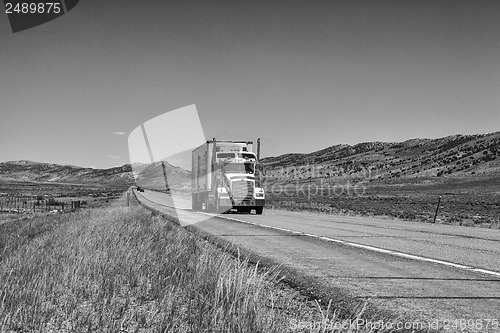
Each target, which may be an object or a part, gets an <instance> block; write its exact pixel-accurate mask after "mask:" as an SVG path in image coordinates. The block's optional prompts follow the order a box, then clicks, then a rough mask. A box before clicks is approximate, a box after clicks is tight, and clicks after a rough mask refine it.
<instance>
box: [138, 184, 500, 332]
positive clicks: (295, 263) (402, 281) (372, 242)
mask: <svg viewBox="0 0 500 333" xmlns="http://www.w3.org/2000/svg"><path fill="white" fill-rule="evenodd" d="M137 194H138V195H137V196H138V199H139V200H140V201H141V202H142V203H143V204H145V205H147V206H150V207H153V208H155V209H157V210H160V211H162V212H164V213H167V214H175V212H174V210H173V209H172V208H171V203H172V201H171V200H170V199H169V198H168V197H167V196H166V195H165V194H162V193H158V192H151V191H147V190H146V192H143V193H137ZM178 206H179V205H178ZM181 206H182V205H181ZM186 206H187V203H186ZM186 206H183V207H182V208H184V209H177V214H178V215H179V216H180V217H181V218H182V219H184V220H192V221H196V220H197V219H198V220H200V219H199V216H200V215H201V216H204V218H206V217H207V215H206V214H203V213H199V212H192V211H190V210H189V209H188V208H187V207H186ZM195 226H196V227H197V228H199V229H201V230H203V231H205V232H208V233H210V234H213V235H216V236H218V237H221V238H224V239H227V240H229V241H231V242H234V243H235V244H237V245H238V246H241V247H243V248H245V249H247V250H249V251H252V252H254V253H256V254H258V255H260V256H263V257H267V258H271V259H272V260H274V261H275V262H277V263H284V265H286V266H288V267H291V268H293V269H296V270H298V271H300V272H302V273H305V274H307V275H309V276H311V277H312V278H314V279H315V280H317V281H318V282H321V283H322V284H324V285H327V286H330V287H332V288H343V289H346V290H348V291H349V292H350V293H351V294H352V295H354V296H356V297H360V298H365V299H367V300H369V301H370V302H372V303H374V304H377V305H379V306H382V307H384V308H388V309H391V310H396V311H399V312H401V313H404V314H405V315H407V316H411V317H416V318H422V319H427V320H432V319H436V318H438V319H441V320H452V319H474V320H477V319H485V320H486V319H500V310H499V309H500V273H499V272H500V230H492V229H481V228H470V227H459V226H449V225H432V224H425V223H418V222H408V221H402V220H392V219H384V218H370V217H356V216H341V215H327V214H314V213H307V212H288V211H277V210H267V211H266V210H264V214H263V215H262V216H257V215H253V214H224V215H222V216H220V217H216V216H215V215H214V217H212V218H210V219H207V220H205V221H201V222H199V223H196V224H195ZM321 238H322V239H321ZM469 331H474V330H469ZM483 331H494V330H491V329H490V330H483Z"/></svg>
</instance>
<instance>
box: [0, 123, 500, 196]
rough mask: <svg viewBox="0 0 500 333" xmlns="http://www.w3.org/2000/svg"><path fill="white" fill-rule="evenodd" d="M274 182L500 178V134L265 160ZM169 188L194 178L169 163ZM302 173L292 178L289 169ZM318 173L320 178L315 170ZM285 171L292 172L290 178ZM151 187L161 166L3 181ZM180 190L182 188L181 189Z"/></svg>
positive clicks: (10, 174) (18, 174) (27, 165)
mask: <svg viewBox="0 0 500 333" xmlns="http://www.w3.org/2000/svg"><path fill="white" fill-rule="evenodd" d="M262 164H263V165H264V168H265V171H266V176H267V177H268V179H271V180H272V179H275V180H280V179H281V180H286V181H291V180H294V179H306V178H330V177H341V178H342V177H351V176H352V175H354V174H356V173H359V172H361V171H363V170H365V171H366V170H369V171H370V173H371V179H380V180H390V179H398V178H417V177H469V176H471V175H493V176H496V175H498V176H500V132H495V133H489V134H477V135H459V134H457V135H451V136H447V137H444V138H439V139H419V138H416V139H410V140H406V141H404V142H378V141H375V142H362V143H358V144H356V145H348V144H339V145H334V146H330V147H327V148H324V149H321V150H318V151H315V152H312V153H308V154H299V153H289V154H283V155H280V156H276V157H266V158H263V159H262ZM165 166H166V170H167V178H168V180H169V183H170V184H169V186H172V185H173V184H174V186H176V185H177V186H179V187H182V188H186V186H188V184H189V182H190V176H191V172H190V171H187V170H184V169H182V168H180V167H177V166H173V165H171V164H168V163H166V162H165ZM294 168H295V169H297V170H298V171H293V172H291V171H290V172H288V171H286V170H287V169H294ZM313 168H314V172H311V170H312V169H313ZM283 170H285V171H286V172H285V173H284V172H283ZM133 171H134V172H135V173H136V174H139V178H138V181H139V183H142V184H144V186H145V187H148V186H150V187H152V188H155V187H158V188H162V186H164V183H165V182H164V180H163V179H164V178H163V170H162V166H161V162H156V163H153V164H134V166H133V167H132V166H131V165H130V164H125V165H122V166H118V167H113V168H109V169H93V168H83V167H78V166H73V165H58V164H51V163H38V162H32V161H10V162H3V163H0V181H27V182H52V183H75V184H90V183H93V184H97V183H98V184H102V185H110V186H130V185H132V184H134V183H135V181H134V177H133V173H132V172H133ZM175 184H176V185H175Z"/></svg>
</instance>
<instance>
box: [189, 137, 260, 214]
mask: <svg viewBox="0 0 500 333" xmlns="http://www.w3.org/2000/svg"><path fill="white" fill-rule="evenodd" d="M253 146H254V145H253V142H252V141H218V140H216V139H215V138H214V139H213V140H212V141H207V142H205V143H204V144H202V145H201V146H199V147H198V148H196V149H194V150H193V151H192V169H191V170H192V173H191V180H192V208H193V210H198V211H205V212H217V213H224V212H227V211H229V210H236V211H238V212H248V213H250V212H251V211H252V210H255V213H256V214H258V215H260V214H262V211H263V209H264V203H265V194H264V189H263V188H262V184H261V174H262V171H261V165H260V164H259V158H260V139H257V151H256V152H254V151H253Z"/></svg>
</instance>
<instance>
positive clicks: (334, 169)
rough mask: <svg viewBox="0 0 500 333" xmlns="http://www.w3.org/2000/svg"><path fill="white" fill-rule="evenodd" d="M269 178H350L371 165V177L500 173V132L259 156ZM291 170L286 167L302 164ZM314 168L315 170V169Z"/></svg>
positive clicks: (462, 175) (391, 177)
mask: <svg viewBox="0 0 500 333" xmlns="http://www.w3.org/2000/svg"><path fill="white" fill-rule="evenodd" d="M261 162H262V163H263V164H264V166H265V168H266V174H267V175H268V176H269V177H270V178H276V177H278V178H283V177H284V178H286V179H288V180H290V179H296V178H298V179H303V178H314V177H317V178H328V177H349V176H351V175H353V174H355V173H359V172H360V171H362V170H369V171H370V173H371V177H372V179H385V180H387V179H397V178H416V177H464V176H470V175H483V174H484V175H499V176H500V132H495V133H489V134H477V135H460V134H457V135H451V136H447V137H444V138H438V139H419V138H417V139H410V140H406V141H404V142H363V143H358V144H356V145H353V146H351V145H347V144H341V145H335V146H331V147H328V148H325V149H321V150H318V151H315V152H312V153H308V154H297V153H290V154H284V155H280V156H277V157H266V158H263V159H262V161H261ZM299 167H300V170H298V171H297V172H296V171H293V172H292V171H291V170H288V171H287V170H286V169H293V168H299ZM312 168H314V169H315V170H314V173H313V172H311V170H312Z"/></svg>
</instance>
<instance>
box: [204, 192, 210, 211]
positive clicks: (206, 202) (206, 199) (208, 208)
mask: <svg viewBox="0 0 500 333" xmlns="http://www.w3.org/2000/svg"><path fill="white" fill-rule="evenodd" d="M210 211H211V209H210V205H209V204H208V195H207V196H206V197H205V213H210Z"/></svg>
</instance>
